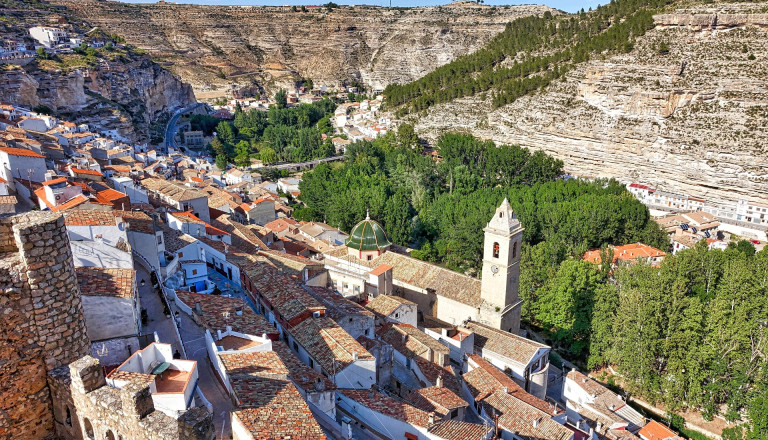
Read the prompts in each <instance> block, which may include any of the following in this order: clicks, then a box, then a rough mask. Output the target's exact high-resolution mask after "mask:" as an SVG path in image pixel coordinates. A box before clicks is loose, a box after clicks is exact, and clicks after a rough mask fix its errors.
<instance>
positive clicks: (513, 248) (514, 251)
mask: <svg viewBox="0 0 768 440" xmlns="http://www.w3.org/2000/svg"><path fill="white" fill-rule="evenodd" d="M512 258H517V242H515V243H514V244H512Z"/></svg>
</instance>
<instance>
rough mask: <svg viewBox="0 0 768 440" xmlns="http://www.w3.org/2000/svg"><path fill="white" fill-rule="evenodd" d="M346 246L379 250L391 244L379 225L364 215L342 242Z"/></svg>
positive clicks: (363, 249) (359, 249)
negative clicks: (363, 218)
mask: <svg viewBox="0 0 768 440" xmlns="http://www.w3.org/2000/svg"><path fill="white" fill-rule="evenodd" d="M344 244H345V245H347V247H348V248H352V249H356V250H358V251H380V250H382V249H384V248H386V247H388V246H389V245H391V244H392V242H391V241H389V238H387V233H386V232H384V228H382V227H381V225H380V224H379V223H378V222H376V221H374V220H371V218H370V217H368V216H366V217H365V220H363V221H361V222H360V223H358V224H356V225H355V227H354V228H352V231H351V232H350V233H349V238H347V240H346V241H345V242H344Z"/></svg>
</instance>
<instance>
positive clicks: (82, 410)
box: [49, 356, 215, 440]
mask: <svg viewBox="0 0 768 440" xmlns="http://www.w3.org/2000/svg"><path fill="white" fill-rule="evenodd" d="M49 382H50V384H51V392H52V394H53V401H54V412H55V413H56V420H57V423H56V430H57V434H58V436H59V437H60V438H62V439H67V440H69V439H79V438H83V439H109V440H120V439H124V440H128V439H131V440H155V439H189V440H211V439H213V438H214V435H215V430H214V426H213V421H212V418H211V416H210V415H209V414H208V412H207V411H206V410H205V409H204V408H192V409H190V410H188V411H186V412H184V413H183V414H181V416H179V418H178V419H174V418H172V417H170V416H168V415H166V414H164V413H162V412H160V411H155V408H154V405H153V403H152V395H151V394H150V390H149V384H140V383H137V382H132V383H130V384H128V385H126V386H124V387H123V388H121V389H118V388H113V387H110V386H108V385H107V384H106V381H105V379H104V373H103V370H102V367H101V364H100V363H99V361H98V360H97V359H95V358H93V357H90V356H85V357H83V358H81V359H79V360H77V361H76V362H73V363H71V364H70V365H69V367H66V366H64V367H59V368H56V369H54V370H52V371H51V372H50V373H49Z"/></svg>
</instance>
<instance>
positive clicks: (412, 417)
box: [339, 389, 429, 428]
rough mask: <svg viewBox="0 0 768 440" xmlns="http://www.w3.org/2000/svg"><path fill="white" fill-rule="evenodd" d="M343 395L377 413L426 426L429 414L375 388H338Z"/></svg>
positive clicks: (414, 424) (415, 424)
mask: <svg viewBox="0 0 768 440" xmlns="http://www.w3.org/2000/svg"><path fill="white" fill-rule="evenodd" d="M339 392H340V393H341V394H343V395H344V396H346V397H348V398H350V399H352V400H354V401H355V402H357V403H359V404H361V405H362V406H364V407H366V408H368V409H370V410H372V411H375V412H377V413H379V414H383V415H385V416H388V417H391V418H393V419H396V420H400V421H403V422H405V423H408V424H410V425H413V426H418V427H421V428H427V427H428V426H429V414H428V413H427V412H426V411H422V410H420V409H418V408H416V407H415V406H412V405H409V404H407V403H405V402H403V401H401V400H396V399H394V398H392V397H389V396H387V395H385V394H382V393H380V392H378V391H375V390H372V389H371V390H346V389H345V390H339Z"/></svg>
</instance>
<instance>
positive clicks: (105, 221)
mask: <svg viewBox="0 0 768 440" xmlns="http://www.w3.org/2000/svg"><path fill="white" fill-rule="evenodd" d="M64 220H65V221H66V223H67V226H116V225H117V220H116V218H115V214H114V213H113V212H112V211H102V210H97V209H78V210H75V211H67V212H66V213H65V214H64Z"/></svg>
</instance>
